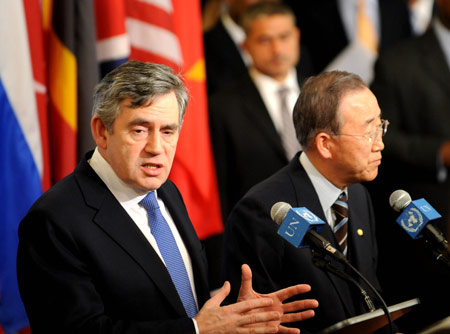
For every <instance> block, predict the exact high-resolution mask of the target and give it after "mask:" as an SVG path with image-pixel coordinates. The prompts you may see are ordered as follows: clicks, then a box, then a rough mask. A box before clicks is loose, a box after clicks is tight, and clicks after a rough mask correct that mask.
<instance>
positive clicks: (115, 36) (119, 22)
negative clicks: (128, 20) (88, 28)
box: [94, 0, 130, 78]
mask: <svg viewBox="0 0 450 334" xmlns="http://www.w3.org/2000/svg"><path fill="white" fill-rule="evenodd" d="M94 8H95V22H96V30H97V61H98V63H99V64H100V75H101V77H102V78H103V77H104V76H105V75H106V74H107V73H108V72H110V71H112V70H113V69H114V68H116V67H117V66H119V65H121V64H123V63H125V62H126V61H127V60H128V57H129V56H130V41H129V38H128V34H127V32H126V29H125V17H126V16H125V15H126V14H125V3H124V0H107V1H105V0H94Z"/></svg>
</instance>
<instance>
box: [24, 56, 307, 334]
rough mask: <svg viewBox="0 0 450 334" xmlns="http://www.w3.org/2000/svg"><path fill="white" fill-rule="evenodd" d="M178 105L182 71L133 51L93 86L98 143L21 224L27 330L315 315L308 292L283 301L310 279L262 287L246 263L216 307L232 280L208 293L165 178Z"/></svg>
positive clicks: (169, 327)
mask: <svg viewBox="0 0 450 334" xmlns="http://www.w3.org/2000/svg"><path fill="white" fill-rule="evenodd" d="M186 105H187V92H186V88H185V86H184V84H183V82H182V80H181V79H180V78H179V77H178V76H176V75H175V74H174V73H173V72H172V71H171V70H170V69H169V68H168V67H166V66H163V65H156V64H151V63H142V62H137V61H130V62H128V63H125V64H124V65H122V66H120V67H118V68H116V69H115V70H113V71H112V72H110V73H109V74H108V75H106V76H105V78H104V79H103V80H102V82H101V83H100V84H99V85H98V86H97V89H96V92H95V97H94V115H93V117H92V121H91V126H92V133H93V136H94V139H95V141H96V143H97V147H96V149H95V151H94V152H89V153H88V154H86V156H85V158H84V159H83V161H81V163H80V164H79V165H78V167H77V168H76V169H75V171H74V172H73V173H72V174H70V175H69V176H67V177H66V178H65V179H63V180H62V181H61V182H59V183H58V184H56V185H55V186H54V187H52V188H51V189H50V190H49V191H48V192H46V193H45V194H44V195H43V196H42V197H41V198H40V199H38V200H37V201H36V203H35V204H34V205H33V207H32V208H31V209H30V211H29V212H28V214H27V215H26V217H25V218H24V219H23V221H22V222H21V224H20V227H19V239H20V240H19V251H18V264H17V268H18V279H19V288H20V293H21V296H22V299H23V302H24V305H25V309H26V311H27V315H28V317H29V320H30V326H31V331H32V333H34V334H39V333H42V334H43V333H46V334H48V333H49V334H52V333H80V334H81V333H83V334H86V333H155V334H156V333H158V334H160V333H191V334H194V333H197V334H198V333H201V334H205V333H217V332H226V333H236V332H237V331H239V332H243V333H249V332H251V331H252V330H255V331H261V332H264V333H273V332H276V331H278V330H282V331H288V332H292V331H290V330H289V329H287V328H285V327H284V326H282V325H280V322H286V321H291V318H296V319H302V318H308V317H310V316H313V311H312V310H307V311H306V312H305V313H304V312H297V311H298V310H302V309H303V308H310V307H314V306H316V301H310V300H306V301H303V303H301V304H292V303H287V304H282V302H283V301H284V300H285V299H286V298H289V297H290V296H292V295H295V294H298V293H301V292H303V291H307V290H309V287H308V286H306V285H297V286H294V287H290V288H289V289H287V290H283V291H279V292H276V293H273V294H270V295H268V296H264V295H259V294H256V293H255V292H254V291H253V290H252V288H251V271H250V269H249V268H248V266H243V268H242V274H243V286H242V289H241V293H240V297H239V303H236V304H233V305H229V306H224V307H222V306H220V304H221V302H222V301H223V300H224V298H225V297H226V296H227V294H228V292H229V289H230V285H229V283H228V282H227V283H225V284H224V286H223V287H222V288H221V289H220V290H219V291H218V293H217V294H216V295H215V296H214V297H212V298H211V299H209V300H208V298H209V289H208V282H207V278H206V274H207V264H206V259H205V255H204V251H203V248H202V245H201V243H200V241H199V240H198V238H197V235H196V233H195V231H194V229H193V226H192V224H191V222H190V220H189V217H188V214H187V212H186V208H185V206H184V203H183V199H182V197H181V194H180V193H179V191H178V190H177V188H176V186H175V185H174V184H173V183H172V182H170V181H169V180H168V179H167V178H168V175H169V173H170V169H171V166H172V162H173V158H174V155H175V150H176V145H177V142H178V137H179V132H180V129H181V124H182V121H183V117H184V112H185V108H186ZM164 229H165V230H164ZM161 231H162V232H161ZM169 246H170V248H169ZM289 305H290V306H289ZM292 307H293V308H292ZM288 308H289V311H294V313H289V314H288V313H287V312H286V313H285V311H287V310H288ZM198 309H199V311H197V310H198ZM292 333H293V332H292Z"/></svg>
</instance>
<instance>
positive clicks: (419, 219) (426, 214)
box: [397, 198, 441, 239]
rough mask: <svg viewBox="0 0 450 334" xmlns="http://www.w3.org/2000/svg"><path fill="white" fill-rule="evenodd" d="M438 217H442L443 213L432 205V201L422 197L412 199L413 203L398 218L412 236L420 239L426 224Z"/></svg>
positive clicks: (403, 227)
mask: <svg viewBox="0 0 450 334" xmlns="http://www.w3.org/2000/svg"><path fill="white" fill-rule="evenodd" d="M437 218H441V215H440V214H439V213H438V212H437V211H436V210H435V209H434V208H433V207H432V206H431V205H430V203H428V202H427V201H426V200H425V199H423V198H421V199H418V200H415V201H412V202H411V204H409V205H408V207H407V208H406V209H405V210H403V212H402V214H401V215H400V217H398V218H397V223H398V224H399V225H400V227H401V228H402V229H404V230H405V231H406V233H408V234H409V235H410V236H411V238H413V239H418V238H419V236H420V232H421V231H422V229H423V228H424V227H425V225H426V224H427V223H428V222H429V221H430V220H434V219H437Z"/></svg>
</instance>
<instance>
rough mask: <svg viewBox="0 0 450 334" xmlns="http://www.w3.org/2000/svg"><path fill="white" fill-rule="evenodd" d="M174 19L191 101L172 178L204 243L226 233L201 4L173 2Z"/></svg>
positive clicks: (177, 0)
mask: <svg viewBox="0 0 450 334" xmlns="http://www.w3.org/2000/svg"><path fill="white" fill-rule="evenodd" d="M172 15H173V22H174V27H173V28H174V32H175V34H176V36H177V38H178V41H179V45H180V50H181V56H182V63H181V65H182V72H183V73H184V76H185V79H186V85H187V87H188V88H189V91H190V93H191V99H190V102H189V105H188V110H187V112H186V117H185V120H184V124H183V130H182V131H181V134H180V140H179V143H178V147H177V153H176V155H175V161H174V165H173V168H172V172H171V175H170V177H171V179H172V180H174V182H175V183H176V184H177V185H178V187H179V188H180V190H181V193H182V194H183V197H184V199H185V201H186V205H187V208H188V211H189V215H190V217H191V220H192V221H193V224H194V227H195V228H196V230H197V233H198V235H199V237H200V239H205V238H207V237H210V236H213V235H216V234H220V233H222V232H223V224H222V218H221V213H220V204H219V192H218V188H217V179H216V172H215V165H214V158H213V153H212V146H211V140H210V133H209V120H208V105H207V95H206V75H205V61H204V55H203V35H202V26H201V22H202V20H201V6H200V1H184V0H173V14H172Z"/></svg>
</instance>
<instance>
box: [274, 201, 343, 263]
mask: <svg viewBox="0 0 450 334" xmlns="http://www.w3.org/2000/svg"><path fill="white" fill-rule="evenodd" d="M270 216H271V218H272V220H273V221H275V223H277V225H278V226H279V228H278V234H279V235H280V236H281V237H282V238H283V239H285V240H286V241H288V242H289V243H291V244H292V245H293V246H295V247H297V248H304V247H308V246H310V247H311V248H314V249H315V250H316V251H318V252H320V253H323V254H329V255H331V256H332V257H333V258H334V259H336V260H338V261H339V262H343V263H345V264H347V262H348V261H347V258H346V257H345V256H344V254H342V253H341V252H340V251H339V250H337V249H336V248H334V247H333V246H332V245H331V243H330V242H329V241H328V240H326V239H325V238H324V237H322V236H321V235H320V234H319V233H318V232H320V231H321V230H322V228H323V226H324V225H325V222H324V221H323V220H322V219H320V218H319V217H317V216H316V215H315V214H314V213H312V212H311V211H310V210H308V209H307V208H305V207H301V208H292V206H291V205H290V204H288V203H286V202H277V203H275V204H274V205H273V206H272V209H271V210H270Z"/></svg>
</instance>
